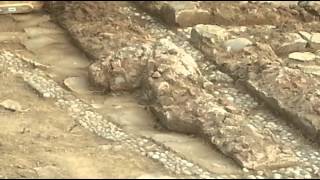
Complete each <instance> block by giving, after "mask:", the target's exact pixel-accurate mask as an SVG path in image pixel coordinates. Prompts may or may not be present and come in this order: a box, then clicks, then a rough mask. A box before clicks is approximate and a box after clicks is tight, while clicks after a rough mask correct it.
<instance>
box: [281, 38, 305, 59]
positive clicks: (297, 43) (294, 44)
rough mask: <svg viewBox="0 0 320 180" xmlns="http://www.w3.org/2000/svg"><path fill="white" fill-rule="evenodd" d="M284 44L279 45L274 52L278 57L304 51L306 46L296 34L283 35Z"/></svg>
mask: <svg viewBox="0 0 320 180" xmlns="http://www.w3.org/2000/svg"><path fill="white" fill-rule="evenodd" d="M284 38H285V42H284V43H283V44H281V45H280V47H278V48H277V49H276V50H275V51H276V53H277V54H279V55H284V54H289V53H292V52H300V51H304V50H305V49H306V46H307V41H306V40H305V39H304V38H302V37H301V36H300V35H299V34H298V33H288V34H284Z"/></svg>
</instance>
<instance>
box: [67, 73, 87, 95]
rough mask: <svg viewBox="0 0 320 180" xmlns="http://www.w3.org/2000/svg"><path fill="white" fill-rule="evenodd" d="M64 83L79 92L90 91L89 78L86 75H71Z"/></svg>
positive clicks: (85, 92)
mask: <svg viewBox="0 0 320 180" xmlns="http://www.w3.org/2000/svg"><path fill="white" fill-rule="evenodd" d="M63 82H64V85H65V86H67V87H68V88H69V89H70V90H71V91H73V92H76V93H79V94H88V93H90V88H89V84H88V80H87V79H86V78H84V77H69V78H67V79H65V80H64V81H63Z"/></svg>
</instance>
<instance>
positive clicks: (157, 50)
mask: <svg viewBox="0 0 320 180" xmlns="http://www.w3.org/2000/svg"><path fill="white" fill-rule="evenodd" d="M204 83H206V80H205V79H204V78H203V76H202V75H201V73H200V72H199V69H198V66H197V64H196V63H195V60H194V59H193V58H192V57H191V56H190V55H188V54H187V53H186V52H185V51H184V50H182V49H180V48H178V47H177V46H175V45H174V44H173V43H172V42H170V41H168V40H166V39H162V40H160V41H159V42H157V43H156V45H155V47H154V55H153V59H150V60H149V61H148V65H147V76H146V79H145V82H144V83H143V84H144V88H143V90H144V91H145V93H146V94H147V97H149V100H150V103H151V110H152V111H153V112H154V114H155V115H156V116H157V117H158V119H159V120H160V122H161V123H162V124H164V125H165V126H166V127H167V128H169V129H171V130H174V131H179V132H185V133H194V134H200V135H202V136H204V137H206V138H207V139H208V140H209V141H210V142H211V143H212V144H214V145H215V146H216V147H217V148H218V149H220V150H221V152H223V153H224V154H225V155H227V156H229V157H231V158H233V159H234V160H235V161H236V162H238V163H239V164H240V165H241V166H243V167H246V168H249V169H259V168H270V167H274V166H280V167H281V166H287V165H289V164H290V165H291V164H292V163H294V162H295V161H296V158H295V156H294V154H293V152H292V151H291V150H290V149H288V148H285V147H283V146H281V145H280V144H278V142H277V141H276V140H275V139H274V137H273V135H272V133H271V132H269V131H265V130H263V129H258V128H256V127H254V126H252V125H251V124H249V123H248V121H247V118H248V117H247V116H244V115H243V114H241V113H237V112H232V113H230V112H229V111H228V106H224V105H220V104H219V100H220V99H219V97H215V96H213V95H212V94H209V93H207V92H206V90H204V89H203V88H202V87H203V84H204Z"/></svg>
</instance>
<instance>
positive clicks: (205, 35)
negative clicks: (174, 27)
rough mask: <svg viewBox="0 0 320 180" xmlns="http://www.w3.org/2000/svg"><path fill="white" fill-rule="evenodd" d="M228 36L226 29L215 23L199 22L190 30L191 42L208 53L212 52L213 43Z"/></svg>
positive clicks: (219, 41)
mask: <svg viewBox="0 0 320 180" xmlns="http://www.w3.org/2000/svg"><path fill="white" fill-rule="evenodd" d="M228 37H229V34H228V32H227V31H226V29H224V28H222V27H220V26H216V25H203V24H199V25H196V26H195V27H193V28H192V30H191V42H192V43H193V44H194V45H195V46H196V47H197V48H199V49H201V50H203V51H206V52H207V53H208V54H214V49H213V48H212V47H213V45H215V44H219V43H221V42H223V41H225V40H227V39H228Z"/></svg>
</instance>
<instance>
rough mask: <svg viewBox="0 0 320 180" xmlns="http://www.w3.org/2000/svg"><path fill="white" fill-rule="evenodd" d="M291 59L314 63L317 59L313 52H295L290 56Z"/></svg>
mask: <svg viewBox="0 0 320 180" xmlns="http://www.w3.org/2000/svg"><path fill="white" fill-rule="evenodd" d="M288 57H289V59H292V60H297V61H303V62H306V61H313V60H315V59H316V55H315V54H313V53H311V52H294V53H290V54H289V56H288Z"/></svg>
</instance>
